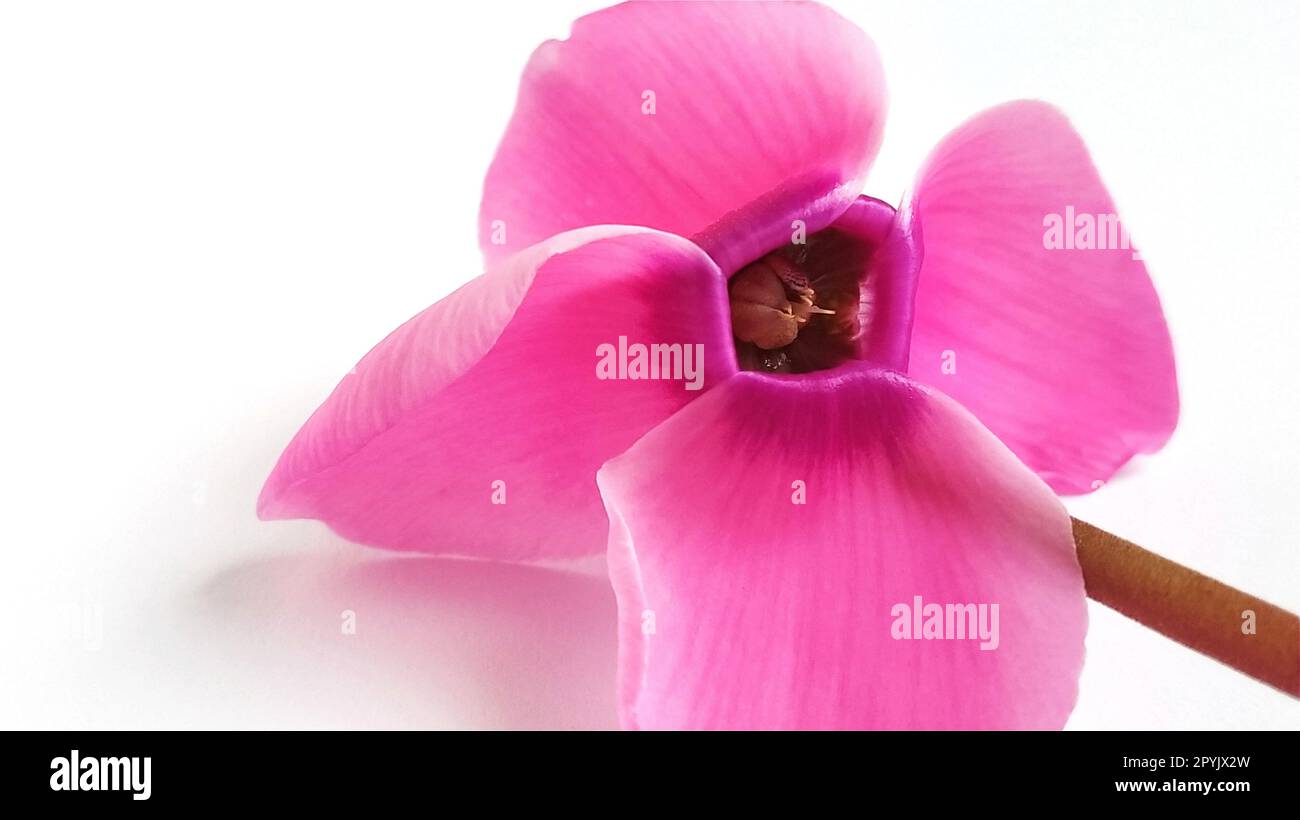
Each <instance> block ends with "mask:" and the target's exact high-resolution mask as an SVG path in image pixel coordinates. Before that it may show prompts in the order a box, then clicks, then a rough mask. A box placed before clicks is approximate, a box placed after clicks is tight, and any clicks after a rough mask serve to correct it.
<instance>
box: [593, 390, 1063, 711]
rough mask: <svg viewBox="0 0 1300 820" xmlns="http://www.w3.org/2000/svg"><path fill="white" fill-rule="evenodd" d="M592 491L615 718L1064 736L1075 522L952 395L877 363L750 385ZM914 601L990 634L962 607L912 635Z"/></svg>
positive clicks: (606, 471) (650, 446)
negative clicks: (934, 633) (601, 545)
mask: <svg viewBox="0 0 1300 820" xmlns="http://www.w3.org/2000/svg"><path fill="white" fill-rule="evenodd" d="M599 483H600V488H601V493H602V496H603V497H604V499H605V504H606V507H607V509H608V510H609V513H610V521H611V531H610V545H609V565H610V577H611V580H612V581H613V584H614V591H615V593H616V594H617V596H618V605H619V629H620V650H619V651H620V660H619V690H620V691H619V700H620V712H621V718H622V721H623V724H624V725H625V726H626V727H629V728H638V727H639V728H647V729H668V728H671V729H684V728H707V729H756V728H772V729H1008V728H1060V727H1061V726H1062V724H1064V722H1065V719H1066V717H1067V716H1068V715H1069V713H1070V710H1071V709H1072V708H1073V705H1074V700H1075V692H1076V684H1077V680H1078V675H1079V671H1080V668H1081V666H1082V662H1083V636H1084V631H1085V629H1086V625H1087V609H1086V602H1085V600H1084V588H1083V579H1082V576H1081V574H1080V571H1079V566H1078V563H1077V562H1076V560H1075V554H1074V542H1073V540H1072V538H1071V529H1070V520H1069V517H1068V516H1067V515H1066V513H1065V510H1064V509H1063V508H1062V507H1061V504H1060V502H1059V501H1058V500H1057V499H1056V497H1055V496H1053V495H1052V493H1051V491H1050V490H1049V489H1048V487H1047V486H1046V485H1045V484H1043V482H1041V481H1040V480H1038V479H1037V478H1036V477H1035V476H1034V475H1033V473H1031V472H1030V471H1029V470H1027V469H1025V467H1024V466H1023V465H1021V464H1020V463H1019V462H1017V461H1016V459H1015V458H1014V456H1012V455H1011V453H1010V452H1008V451H1007V449H1006V448H1005V447H1004V446H1003V445H1002V444H1000V443H999V442H998V441H997V440H996V439H995V438H994V437H993V436H992V435H991V434H990V433H989V432H988V431H987V430H985V429H984V428H983V427H982V426H980V424H979V423H978V422H977V421H976V420H975V419H974V418H973V417H972V416H971V415H970V414H969V413H967V412H966V411H965V410H963V409H962V408H961V407H959V406H958V405H956V403H954V402H953V401H951V400H950V399H948V398H946V397H945V396H943V395H942V394H939V393H937V392H934V391H931V390H929V389H928V388H924V387H922V386H920V385H918V384H916V383H915V382H911V381H910V380H908V379H907V378H906V377H903V376H900V375H898V374H896V373H892V372H885V371H871V370H845V371H840V372H838V373H836V374H833V375H832V376H831V377H829V378H827V377H825V374H816V375H813V376H802V377H788V378H785V379H781V380H777V379H773V378H770V377H764V376H760V375H757V374H753V373H740V374H738V375H736V376H735V377H733V378H732V379H730V380H729V381H727V382H726V383H725V384H723V385H720V386H719V387H717V388H715V389H714V390H712V391H710V392H709V394H708V395H706V396H704V397H703V398H701V399H700V400H699V401H696V402H694V403H692V404H691V405H690V406H688V407H686V408H685V409H683V410H682V411H681V412H679V413H678V414H676V415H675V416H673V417H672V418H670V419H669V420H668V421H666V422H664V423H663V424H661V425H660V426H659V427H657V428H655V429H654V430H652V431H651V432H650V433H648V434H647V435H646V436H645V437H644V438H642V439H641V440H640V441H638V442H637V443H636V444H635V445H633V447H632V448H631V449H630V450H628V451H627V452H626V453H624V454H623V455H621V456H619V457H618V458H616V459H614V460H612V461H611V462H610V463H609V464H607V465H605V466H604V467H603V468H602V469H601V471H600V475H599ZM801 501H802V503H800V502H801ZM917 596H920V598H921V601H922V605H921V610H922V611H921V612H919V613H916V615H917V616H925V617H926V619H928V617H929V615H928V613H927V612H926V611H925V607H926V605H938V606H940V607H943V608H944V612H945V614H944V616H943V619H942V620H945V621H946V618H947V617H948V615H947V609H946V607H947V605H953V606H957V605H966V604H973V605H975V607H976V610H975V612H976V613H977V615H976V617H977V618H978V617H979V616H978V611H979V610H978V608H979V606H980V605H984V607H985V608H984V618H985V620H984V621H983V625H984V626H985V627H986V628H985V630H984V634H986V635H988V640H985V641H981V640H970V639H964V638H960V639H959V638H958V637H957V635H958V633H957V619H956V617H954V619H953V621H952V624H953V626H952V630H951V631H947V627H944V629H945V632H943V633H942V634H944V635H946V636H948V637H951V638H952V639H951V640H914V639H904V638H903V637H902V635H901V631H900V632H898V633H896V631H895V630H896V628H897V627H896V625H895V621H896V620H897V618H898V617H899V613H897V612H896V611H895V607H897V606H899V605H905V606H907V607H908V608H909V609H911V608H912V607H913V606H915V603H916V598H917ZM992 605H997V610H996V613H995V612H994V610H993V609H991V608H990V607H991V606H992ZM962 614H963V618H962V621H961V626H962V634H964V635H965V634H974V633H978V632H979V631H980V630H979V629H978V624H977V625H976V626H975V628H970V624H971V622H970V620H969V615H970V612H969V611H967V610H964V609H963V610H962ZM994 614H996V617H997V621H996V622H995V621H994V620H993V618H994ZM905 623H906V626H907V631H908V633H909V634H910V633H912V629H913V623H914V621H913V616H912V615H911V614H909V615H908V617H907V619H906V621H905ZM922 634H924V632H923V633H922ZM896 635H897V637H896ZM994 644H995V645H996V646H994ZM981 645H984V646H985V647H986V648H981Z"/></svg>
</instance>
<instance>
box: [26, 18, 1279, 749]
mask: <svg viewBox="0 0 1300 820" xmlns="http://www.w3.org/2000/svg"><path fill="white" fill-rule="evenodd" d="M834 5H836V7H837V8H839V9H840V10H841V11H842V12H843V13H845V14H846V15H847V16H850V17H852V18H853V19H855V20H856V21H858V22H859V24H860V25H862V26H863V27H864V28H865V29H866V30H867V31H868V32H869V33H871V34H872V36H873V37H874V38H875V39H876V41H877V43H878V45H879V46H880V48H881V50H882V52H883V54H884V59H885V66H886V70H887V75H888V78H889V81H890V90H891V98H892V107H891V112H890V121H889V124H888V126H887V131H886V139H885V146H884V149H883V152H882V154H881V157H880V160H879V162H878V164H877V170H876V172H875V175H874V178H873V182H872V184H871V186H870V187H869V189H868V193H871V194H873V195H876V196H880V197H882V198H885V199H889V200H892V201H897V199H898V196H899V195H900V194H901V193H902V191H903V189H904V187H905V186H906V185H907V182H908V180H909V178H910V176H911V174H912V172H913V170H914V169H915V168H916V167H917V165H918V164H919V162H920V160H921V159H922V157H923V156H924V155H925V153H926V152H927V151H928V150H929V148H930V146H932V145H933V144H934V143H935V141H936V140H937V139H938V138H939V137H940V136H941V135H942V134H943V133H944V132H945V131H946V130H947V129H948V128H950V127H952V126H954V125H956V124H957V123H958V122H959V121H960V120H962V119H963V118H965V117H966V116H968V115H970V114H972V113H974V112H975V111H977V110H979V109H981V108H983V107H986V106H988V105H991V104H994V103H997V102H1000V101H1003V100H1006V99H1010V98H1015V97H1024V96H1035V97H1042V98H1044V99H1048V100H1050V101H1053V102H1055V103H1057V104H1058V105H1060V106H1061V107H1063V108H1064V109H1065V110H1066V112H1067V113H1069V114H1070V115H1071V117H1072V118H1073V119H1074V121H1075V123H1076V125H1077V126H1078V128H1079V129H1080V131H1081V132H1082V133H1083V135H1084V137H1085V139H1086V140H1087V142H1088V144H1089V145H1090V146H1091V148H1092V150H1093V152H1094V156H1095V158H1096V161H1097V164H1098V166H1099V167H1100V169H1101V171H1102V174H1103V176H1104V177H1105V178H1106V180H1107V181H1108V183H1109V185H1110V186H1111V190H1112V192H1113V193H1114V195H1115V196H1116V198H1117V200H1118V202H1119V205H1120V209H1121V212H1122V213H1123V214H1124V215H1125V218H1126V221H1127V223H1128V224H1129V225H1130V227H1131V228H1132V230H1133V232H1134V235H1135V237H1136V239H1137V241H1138V242H1139V243H1140V245H1141V247H1142V250H1143V254H1144V257H1145V259H1146V260H1147V262H1148V264H1149V265H1150V267H1151V270H1152V272H1153V275H1154V276H1155V278H1156V284H1157V287H1158V288H1159V290H1160V293H1161V295H1162V297H1163V300H1164V304H1165V307H1166V311H1167V314H1168V316H1169V321H1170V324H1171V326H1172V328H1173V333H1174V337H1175V343H1176V346H1177V351H1178V356H1179V366H1180V376H1181V383H1182V396H1183V416H1182V423H1181V425H1180V428H1179V431H1178V432H1177V434H1176V435H1175V437H1174V439H1173V442H1172V443H1171V444H1170V446H1169V447H1168V448H1167V449H1166V450H1165V451H1164V452H1162V453H1160V454H1158V455H1157V456H1155V457H1153V458H1148V459H1145V460H1142V461H1140V462H1139V463H1137V464H1136V465H1134V466H1132V467H1131V468H1130V469H1129V470H1127V471H1126V473H1125V474H1124V475H1123V476H1122V477H1121V478H1118V479H1117V480H1115V481H1113V482H1112V484H1111V485H1110V486H1107V487H1106V488H1104V489H1103V490H1102V491H1100V492H1099V493H1097V494H1095V495H1094V496H1092V497H1089V498H1086V499H1077V500H1070V501H1069V502H1068V506H1069V507H1070V509H1071V511H1072V512H1074V513H1075V514H1077V515H1080V516H1081V517H1084V518H1086V519H1088V520H1091V521H1093V522H1094V523H1097V524H1099V525H1102V526H1105V527H1108V528H1110V529H1112V530H1114V531H1116V532H1118V533H1120V534H1123V535H1125V536H1127V537H1130V538H1132V539H1133V540H1135V541H1137V542H1139V543H1141V544H1144V545H1145V546H1147V547H1150V548H1152V549H1155V550H1157V551H1159V552H1161V553H1163V554H1165V555H1167V556H1169V557H1171V558H1174V559H1176V560H1179V561H1182V562H1184V563H1186V564H1189V565H1191V566H1193V567H1195V568H1197V569H1200V570H1202V571H1204V572H1207V573H1209V574H1211V575H1214V576H1216V577H1218V578H1220V579H1222V580H1224V581H1227V582H1230V583H1233V584H1236V585H1238V586H1241V587H1243V588H1245V589H1247V590H1250V591H1252V592H1254V593H1256V594H1258V595H1261V596H1262V597H1265V598H1268V599H1271V600H1273V601H1274V602H1276V603H1278V604H1280V605H1283V606H1286V607H1288V608H1289V609H1291V610H1293V611H1295V610H1300V583H1297V582H1298V581H1300V552H1298V550H1300V537H1297V536H1298V535H1300V525H1298V524H1297V517H1296V513H1295V506H1296V499H1297V497H1300V493H1298V490H1300V477H1298V476H1300V473H1298V471H1297V469H1296V464H1297V455H1298V454H1300V452H1298V451H1300V447H1298V446H1297V445H1298V444H1300V432H1297V429H1296V423H1295V419H1296V406H1297V401H1298V400H1300V389H1298V387H1300V373H1298V372H1297V366H1296V364H1295V363H1294V361H1293V359H1294V356H1295V350H1296V342H1297V341H1298V339H1297V336H1298V333H1297V330H1296V328H1295V317H1296V309H1297V301H1298V300H1297V296H1298V295H1300V285H1298V284H1297V280H1298V276H1297V274H1298V271H1297V265H1296V247H1295V241H1296V237H1297V233H1298V232H1297V229H1298V228H1300V206H1298V205H1297V190H1298V185H1300V159H1298V156H1300V151H1297V146H1298V145H1300V100H1298V99H1297V95H1296V94H1295V93H1294V82H1295V78H1296V77H1297V76H1300V58H1297V49H1296V43H1297V42H1300V22H1298V20H1297V15H1298V14H1300V9H1298V8H1297V7H1296V6H1295V4H1294V3H1290V2H1288V1H1287V0H1279V2H1249V3H1234V2H1227V0H1224V1H1223V2H1198V3H1193V2H1187V1H1186V0H1169V2H1158V3H1157V2H1144V3H1140V4H1139V3H1131V2H1126V0H1116V1H1115V2H1107V3H1070V4H1064V3H1059V4H1057V3H1053V4H1046V3H1041V2H1015V3H1009V2H1005V0H1000V1H999V2H979V3H971V2H960V3H959V2H956V0H953V2H927V3H916V2H907V3H896V4H895V3H885V2H883V0H872V2H870V3H852V2H844V3H838V4H834ZM595 7H596V5H595V4H590V3H580V2H554V3H526V2H518V3H483V2H479V3H469V4H451V3H438V4H429V3H411V4H383V6H382V8H376V7H375V5H374V4H361V3H355V4H335V3H261V2H257V3H251V2H250V3H223V4H215V3H214V4H191V3H187V4H172V3H162V2H159V3H115V4H100V3H42V4H16V3H15V4H5V5H4V6H3V7H0V120H2V122H3V124H2V125H0V271H3V281H4V298H3V300H2V302H3V304H2V307H0V334H3V343H4V350H5V357H4V358H5V371H6V377H5V380H4V396H5V400H4V403H3V409H0V414H3V417H2V419H0V421H2V422H3V426H2V427H0V429H2V430H3V437H4V469H3V471H0V482H3V485H2V486H0V492H2V495H0V497H3V498H4V499H5V516H4V518H5V526H6V529H5V533H4V539H3V544H4V547H3V549H4V551H5V554H4V558H5V560H4V568H3V570H0V594H3V599H2V600H3V601H4V613H5V618H4V620H5V622H6V623H5V626H4V628H3V629H0V641H2V642H3V643H2V644H0V727H3V728H14V727H51V728H53V727H67V728H91V727H105V728H125V727H189V726H199V727H226V726H232V727H235V726H238V727H263V726H266V727H274V726H320V727H345V726H418V727H429V726H510V725H522V726H547V725H559V726H607V725H613V723H614V717H613V705H612V704H613V691H612V686H613V663H614V652H615V640H614V609H613V599H612V595H611V594H610V593H609V592H608V588H607V585H606V583H605V581H604V580H603V578H602V577H601V576H600V575H599V574H598V573H597V574H594V575H591V576H585V577H584V576H574V575H557V574H554V573H551V572H548V571H545V570H539V569H535V568H512V567H494V566H480V565H475V564H464V563H456V562H447V561H430V560H421V559H415V560H409V559H394V558H391V557H388V556H386V555H383V554H380V553H377V552H370V551H366V550H363V549H361V548H359V547H353V546H350V545H348V544H345V543H343V542H341V541H340V540H339V539H337V538H335V537H334V536H332V535H330V534H329V533H328V532H327V531H326V530H325V529H324V527H323V526H321V525H318V524H315V523H307V522H292V523H273V524H263V523H259V522H258V521H257V520H256V519H255V517H254V515H253V504H254V499H255V497H256V493H257V490H258V489H259V487H260V484H261V482H262V480H263V478H264V477H265V475H266V474H267V472H268V470H269V469H270V467H271V466H272V464H273V462H274V460H275V458H276V456H277V455H278V453H279V450H280V448H281V447H282V446H283V445H284V444H285V443H286V442H287V441H288V439H289V437H290V436H291V435H292V433H293V432H294V431H295V430H296V429H297V427H298V425H299V424H300V423H301V422H302V421H303V420H304V419H305V418H306V417H307V415H308V414H309V413H310V412H311V410H312V409H313V408H314V407H315V406H316V405H317V403H318V402H319V401H320V400H321V399H323V398H324V396H325V395H326V394H327V393H328V391H329V390H330V388H331V387H332V386H333V385H334V383H335V381H336V380H337V379H338V378H339V377H340V376H342V374H344V373H345V372H346V371H347V370H348V368H349V367H351V365H352V364H353V363H354V361H355V360H356V359H357V358H359V356H360V355H361V354H363V353H364V352H365V351H366V350H367V349H369V347H370V346H371V345H372V344H373V343H374V342H376V341H378V340H379V339H380V338H381V337H382V336H383V335H384V334H386V333H387V332H388V331H389V330H391V329H392V328H393V327H395V326H396V325H397V324H398V323H400V322H401V321H403V320H404V319H406V318H407V317H408V316H409V315H411V314H413V313H414V312H416V311H417V310H419V309H421V308H423V307H424V306H426V305H427V304H428V303H430V302H432V301H434V300H436V299H437V298H439V297H440V296H442V295H444V294H446V293H447V292H449V291H450V290H452V289H453V288H454V287H455V286H457V285H458V284H460V283H461V282H463V281H464V280H466V279H468V278H469V277H471V276H473V275H474V274H476V273H477V272H478V270H479V258H478V252H477V250H476V247H475V230H474V228H475V215H476V211H477V206H478V195H479V187H480V185H481V180H482V177H483V174H484V172H485V170H486V168H487V165H488V162H489V160H490V158H491V154H492V151H493V148H494V147H495V143H496V140H497V139H498V138H499V136H500V134H501V132H502V130H503V128H504V125H505V122H506V120H507V118H508V116H509V112H510V110H511V107H512V105H513V100H514V93H515V86H516V83H517V81H518V76H519V73H520V70H521V69H522V67H523V65H524V62H525V60H526V59H527V57H528V54H529V53H530V51H531V50H532V48H533V47H534V46H536V45H537V44H538V43H540V42H541V41H542V40H543V39H546V38H548V37H562V36H564V34H565V32H566V31H567V29H568V24H569V21H570V20H572V19H573V18H574V17H575V16H577V15H578V14H579V13H580V12H582V11H584V10H588V9H592V8H595ZM774 116H776V114H774ZM524 584H543V585H545V586H544V588H545V589H547V590H548V595H547V596H545V597H544V598H542V601H541V602H540V603H533V604H522V603H519V601H520V600H524V596H514V595H511V594H510V589H511V588H512V587H513V586H514V585H524ZM529 600H531V599H529ZM1090 608H1091V609H1090V611H1091V614H1092V619H1093V620H1092V627H1091V630H1090V632H1089V635H1088V660H1087V666H1086V669H1085V671H1084V674H1083V678H1082V681H1081V697H1080V700H1079V706H1078V709H1077V711H1076V712H1075V714H1074V717H1073V718H1072V720H1071V722H1070V726H1071V728H1078V729H1085V728H1128V727H1141V728H1199V727H1209V728H1220V727H1221V728H1277V727H1290V728H1300V704H1297V703H1296V702H1295V701H1292V700H1289V699H1287V698H1286V697H1285V696H1283V695H1281V694H1278V693H1275V692H1273V691H1271V690H1268V689H1266V688H1264V687H1263V686H1261V685H1259V684H1256V683H1254V682H1252V681H1250V680H1247V679H1245V678H1243V677H1241V676H1240V675H1238V674H1236V673H1235V672H1232V671H1230V670H1228V669H1226V668H1223V667H1221V666H1219V665H1218V664H1216V663H1214V662H1212V661H1209V660H1206V659H1204V658H1202V657H1200V656H1198V655H1196V654H1195V653H1192V652H1191V651H1189V650H1185V649H1183V648H1182V647H1180V646H1177V645H1175V644H1172V643H1170V642H1169V641H1167V640H1165V639H1164V638H1161V637H1160V636H1158V635H1155V634H1153V633H1151V632H1148V631H1146V630H1145V629H1144V628H1142V627H1140V626H1138V625H1136V624H1133V623H1131V622H1128V621H1126V620H1124V619H1123V618H1121V617H1119V616H1117V615H1115V614H1114V613H1111V612H1109V611H1107V610H1105V609H1103V608H1101V607H1099V606H1097V605H1095V604H1090ZM344 609H352V610H354V611H355V612H356V613H357V625H358V631H357V635H355V636H343V635H341V634H340V629H339V623H340V612H341V611H342V610H344ZM96 624H99V625H101V626H102V628H98V627H97V626H96Z"/></svg>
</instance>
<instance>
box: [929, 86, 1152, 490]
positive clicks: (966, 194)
mask: <svg viewBox="0 0 1300 820" xmlns="http://www.w3.org/2000/svg"><path fill="white" fill-rule="evenodd" d="M911 209H912V210H913V211H914V212H915V215H916V218H917V221H918V222H919V223H920V226H921V230H922V231H923V232H924V235H925V259H924V261H923V262H922V265H921V274H920V280H919V283H918V288H917V293H916V309H915V319H914V325H913V336H912V351H911V363H910V366H909V370H908V372H909V373H910V374H911V375H912V376H913V377H914V378H916V379H919V380H920V381H923V382H925V383H927V384H931V385H934V386H936V387H938V388H939V389H941V390H943V391H944V392H945V393H947V394H948V395H950V396H952V397H953V398H955V399H957V400H958V401H959V402H961V403H962V404H964V405H965V406H966V407H967V408H968V409H970V410H971V412H973V413H974V414H975V415H976V416H978V417H979V419H980V421H982V422H984V424H985V425H987V426H988V428H989V429H990V430H992V431H993V432H994V433H995V434H997V436H998V437H999V438H1001V439H1002V440H1003V441H1004V442H1005V443H1006V444H1007V446H1008V447H1010V448H1011V449H1012V450H1013V451H1014V452H1015V453H1016V455H1018V456H1019V457H1020V458H1021V459H1022V460H1023V461H1024V462H1025V463H1026V464H1027V465H1029V466H1030V467H1031V468H1032V469H1033V470H1035V471H1036V472H1037V473H1038V474H1039V475H1040V476H1042V478H1043V479H1044V480H1045V481H1047V482H1048V483H1049V484H1050V485H1052V487H1053V488H1054V489H1056V490H1057V491H1058V492H1065V493H1077V492H1087V491H1088V490H1089V489H1091V488H1092V487H1094V486H1097V484H1096V482H1103V481H1105V480H1107V479H1109V478H1110V477H1111V475H1112V474H1114V472H1115V471H1116V470H1118V469H1119V468H1120V467H1121V466H1123V464H1124V463H1125V462H1127V461H1128V460H1129V459H1130V458H1131V457H1132V456H1133V455H1134V454H1135V453H1149V452H1154V451H1155V450H1158V449H1160V447H1162V446H1163V445H1164V443H1165V441H1167V440H1168V438H1169V436H1170V435H1171V434H1172V433H1173V429H1174V425H1175V424H1176V423H1177V421H1178V386H1177V381H1176V378H1175V375H1174V358H1173V348H1172V346H1171V343H1170V340H1169V329H1168V328H1167V327H1166V325H1165V318H1164V314H1163V313H1162V311H1161V309H1160V300H1159V299H1158V298H1157V297H1156V292H1155V288H1154V287H1153V286H1152V284H1151V278H1150V277H1149V276H1148V275H1147V270H1146V266H1145V265H1144V264H1143V263H1142V261H1141V258H1140V255H1139V254H1138V253H1137V252H1136V251H1135V250H1134V249H1133V248H1132V247H1131V246H1130V243H1129V242H1127V241H1126V234H1124V233H1123V232H1122V228H1121V227H1120V226H1119V223H1118V216H1117V215H1116V212H1115V203H1114V201H1113V200H1112V199H1111V197H1110V194H1108V193H1107V192H1106V188H1105V186H1103V185H1102V182H1101V179H1100V178H1099V177H1098V175H1097V171H1096V169H1095V168H1094V167H1093V164H1092V160H1091V159H1090V158H1089V156H1088V151H1087V149H1086V148H1085V147H1084V145H1083V142H1082V140H1081V139H1080V138H1079V135H1078V134H1076V133H1075V131H1074V129H1073V128H1072V127H1071V126H1070V123H1069V121H1068V120H1066V118H1065V117H1064V116H1063V115H1062V114H1061V113H1060V112H1059V111H1057V110H1056V109H1054V108H1052V107H1051V106H1049V105H1047V104H1045V103H1039V102H1027V101H1026V102H1014V103H1008V104H1006V105H1003V106H1000V107H998V108H994V109H992V110H989V111H986V112H984V113H983V114H980V115H978V116H977V117H975V118H974V119H972V120H970V121H969V122H967V123H966V124H964V125H962V126H961V127H959V128H957V129H956V130H955V131H953V132H952V133H951V134H950V135H948V137H946V138H945V139H944V140H943V141H942V142H941V143H940V144H939V146H938V147H937V148H936V149H935V150H934V152H933V153H932V154H931V156H930V159H929V161H928V163H927V164H926V166H925V169H924V170H923V171H922V173H921V175H920V177H919V180H918V182H917V187H916V193H915V196H914V197H913V201H912V204H911ZM1085 215H1086V219H1085V218H1084V217H1085ZM1066 218H1073V219H1080V220H1082V221H1081V228H1080V230H1081V231H1082V230H1083V227H1082V226H1084V225H1086V224H1087V220H1091V221H1092V222H1093V224H1094V236H1093V238H1092V241H1091V243H1089V244H1092V245H1094V246H1100V245H1102V243H1104V245H1105V247H1087V248H1085V247H1080V245H1081V244H1083V243H1078V242H1075V241H1074V239H1075V237H1074V236H1073V235H1071V236H1070V237H1069V242H1068V244H1067V243H1066V242H1064V241H1062V242H1061V243H1060V244H1062V245H1065V246H1064V247H1052V246H1053V245H1055V244H1057V243H1056V241H1055V239H1056V237H1054V236H1053V235H1051V233H1050V230H1051V227H1052V224H1053V219H1060V220H1062V221H1064V220H1065V219H1066ZM1073 227H1074V226H1065V230H1068V231H1070V232H1071V234H1073ZM1096 231H1099V232H1100V233H1097V232H1096ZM1082 238H1083V237H1082V235H1081V236H1080V239H1082Z"/></svg>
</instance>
